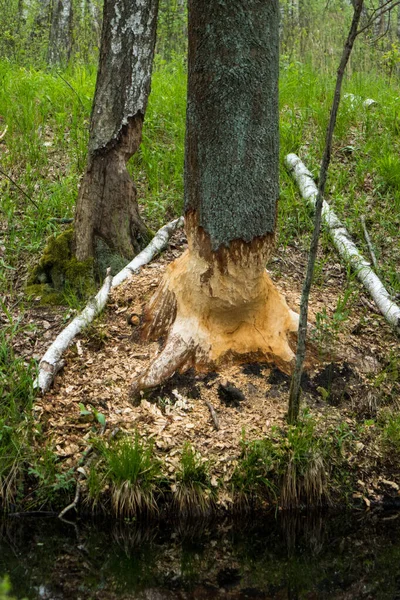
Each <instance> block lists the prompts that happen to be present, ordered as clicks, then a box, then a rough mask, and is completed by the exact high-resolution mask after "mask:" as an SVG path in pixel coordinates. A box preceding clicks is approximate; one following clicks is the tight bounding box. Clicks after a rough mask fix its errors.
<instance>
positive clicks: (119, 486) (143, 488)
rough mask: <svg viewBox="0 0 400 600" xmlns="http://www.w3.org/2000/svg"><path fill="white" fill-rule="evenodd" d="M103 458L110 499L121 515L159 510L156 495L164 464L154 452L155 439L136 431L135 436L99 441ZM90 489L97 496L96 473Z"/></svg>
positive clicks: (126, 515)
mask: <svg viewBox="0 0 400 600" xmlns="http://www.w3.org/2000/svg"><path fill="white" fill-rule="evenodd" d="M100 452H101V454H102V456H103V459H104V469H105V477H106V479H108V480H109V481H110V482H111V486H112V490H111V500H112V506H113V510H114V512H115V514H116V515H117V516H118V517H132V516H135V515H136V514H137V513H154V512H156V511H157V503H156V496H157V494H159V492H160V485H161V468H160V463H159V461H158V459H157V458H156V457H155V456H154V453H153V443H152V442H148V443H147V442H145V441H142V440H141V439H140V436H139V433H138V432H137V431H136V433H135V436H134V439H133V440H130V439H128V438H127V437H123V438H122V439H120V440H118V441H116V442H114V443H111V444H110V445H108V446H106V445H103V444H102V445H100ZM90 486H91V487H90V490H91V493H92V494H93V493H94V497H95V499H96V498H98V489H99V483H98V481H94V478H93V475H92V478H91V482H90Z"/></svg>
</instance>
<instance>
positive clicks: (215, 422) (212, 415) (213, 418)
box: [204, 400, 219, 431]
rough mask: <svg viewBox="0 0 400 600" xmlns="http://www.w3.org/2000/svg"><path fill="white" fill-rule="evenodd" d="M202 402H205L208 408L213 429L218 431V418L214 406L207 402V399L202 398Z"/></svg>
mask: <svg viewBox="0 0 400 600" xmlns="http://www.w3.org/2000/svg"><path fill="white" fill-rule="evenodd" d="M204 402H205V403H206V404H207V407H208V410H209V411H210V414H211V418H212V420H213V423H214V427H215V429H216V430H217V431H219V420H218V415H217V412H216V410H215V408H214V407H213V405H212V404H211V402H209V401H208V400H204Z"/></svg>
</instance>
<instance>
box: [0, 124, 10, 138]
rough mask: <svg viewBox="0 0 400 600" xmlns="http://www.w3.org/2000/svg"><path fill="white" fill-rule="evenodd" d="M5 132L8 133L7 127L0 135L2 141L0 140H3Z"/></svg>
mask: <svg viewBox="0 0 400 600" xmlns="http://www.w3.org/2000/svg"><path fill="white" fill-rule="evenodd" d="M7 131H8V125H6V128H5V130H4V131H3V133H0V140H2V139H3V137H4V136H5V135H6V133H7Z"/></svg>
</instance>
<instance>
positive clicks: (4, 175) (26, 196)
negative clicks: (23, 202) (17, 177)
mask: <svg viewBox="0 0 400 600" xmlns="http://www.w3.org/2000/svg"><path fill="white" fill-rule="evenodd" d="M0 175H3V177H7V179H8V180H9V181H11V183H12V184H13V185H15V187H16V188H17V190H19V191H20V192H21V193H22V194H23V195H24V196H25V198H28V200H29V202H32V204H33V206H35V207H36V208H37V209H38V210H39V206H38V205H37V204H36V202H35V201H34V200H33V199H32V198H31V197H30V196H29V194H27V193H26V192H25V190H23V189H22V187H21V186H20V185H18V183H17V182H16V181H14V179H12V178H11V177H10V176H9V175H7V173H4V171H2V170H1V169H0Z"/></svg>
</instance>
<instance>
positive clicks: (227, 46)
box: [132, 0, 297, 393]
mask: <svg viewBox="0 0 400 600" xmlns="http://www.w3.org/2000/svg"><path fill="white" fill-rule="evenodd" d="M233 4H234V6H232V3H226V2H218V3H216V2H215V1H214V0H189V58H188V61H189V82H188V106H187V118H186V160H185V220H186V233H187V237H188V246H189V247H188V250H187V251H186V252H185V253H184V254H183V255H182V256H181V257H180V258H179V259H177V260H176V261H175V262H174V263H172V264H171V265H170V266H169V267H168V269H167V271H166V275H165V277H164V280H163V282H162V284H161V286H160V288H159V289H158V291H157V292H156V294H155V296H154V297H153V298H152V300H151V301H150V304H149V306H148V309H147V316H146V319H147V324H146V326H145V335H146V336H148V337H150V338H159V337H161V336H164V335H166V336H167V340H166V343H165V346H164V348H163V351H162V352H161V354H160V355H159V356H158V357H157V358H156V359H155V361H154V362H153V363H152V364H151V365H150V367H149V369H148V370H147V371H146V372H145V373H144V374H143V375H142V376H141V377H140V378H139V379H138V380H136V381H135V382H134V384H133V388H132V391H133V393H136V392H137V391H138V390H139V389H144V388H147V387H153V386H155V385H158V384H159V383H161V382H162V381H163V380H164V379H165V378H167V377H168V376H170V375H171V374H172V373H173V372H174V371H175V370H176V369H178V368H179V369H184V368H187V367H189V366H194V367H196V368H199V369H203V368H208V367H210V366H216V365H218V364H220V363H221V362H223V361H225V360H230V359H232V358H235V359H236V358H238V359H239V360H243V359H245V360H247V359H248V358H249V356H252V357H253V358H260V357H263V358H264V359H265V357H267V358H269V359H272V360H275V361H278V362H279V363H280V364H281V365H282V367H283V368H285V367H286V369H288V366H289V364H290V362H291V361H292V359H293V353H292V350H291V348H290V346H289V343H288V332H291V331H294V330H295V329H296V325H297V323H296V318H294V316H293V313H292V312H291V311H290V310H289V308H288V307H287V305H286V303H285V301H284V300H283V298H282V297H281V296H280V294H279V293H278V292H277V290H276V289H275V288H274V286H273V284H272V282H271V280H270V278H269V277H268V275H267V273H266V271H265V263H266V260H267V259H268V257H269V255H270V253H271V250H272V248H273V243H274V231H275V220H276V206H277V200H278V195H279V181H278V166H279V144H278V45H279V43H278V20H279V6H278V2H277V1H275V0H270V1H269V2H265V1H264V0H235V1H234V2H233Z"/></svg>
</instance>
